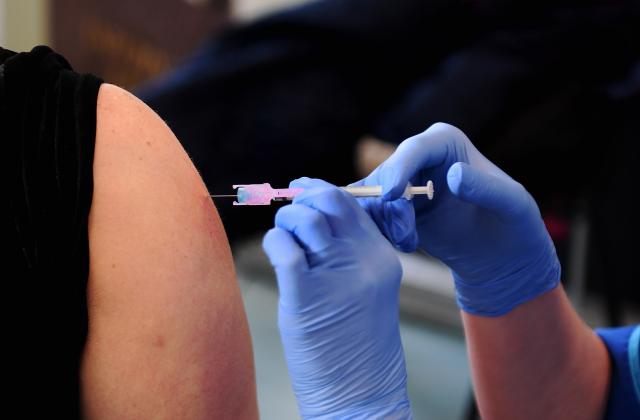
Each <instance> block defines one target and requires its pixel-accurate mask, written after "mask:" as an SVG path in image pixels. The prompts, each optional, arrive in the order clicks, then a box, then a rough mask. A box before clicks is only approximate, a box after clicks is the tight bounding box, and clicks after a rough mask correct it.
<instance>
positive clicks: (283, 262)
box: [262, 227, 308, 306]
mask: <svg viewBox="0 0 640 420" xmlns="http://www.w3.org/2000/svg"><path fill="white" fill-rule="evenodd" d="M262 249H264V252H265V253H266V254H267V256H268V257H269V261H270V262H271V265H272V266H273V268H274V269H275V271H276V277H277V278H278V289H279V290H280V301H281V303H284V304H286V305H289V306H298V305H299V304H300V302H302V299H303V296H304V292H305V285H304V284H300V279H301V277H302V276H301V274H302V273H304V272H305V271H306V270H307V269H308V265H307V259H306V254H305V252H304V250H303V249H302V248H301V247H300V245H299V244H298V243H297V242H296V240H295V239H294V237H293V235H292V234H291V233H289V232H287V231H286V230H284V229H281V228H277V227H276V228H273V229H271V230H269V231H268V232H267V234H266V235H265V236H264V239H263V240H262Z"/></svg>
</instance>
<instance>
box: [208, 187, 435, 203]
mask: <svg viewBox="0 0 640 420" xmlns="http://www.w3.org/2000/svg"><path fill="white" fill-rule="evenodd" d="M233 188H234V189H236V190H237V194H225V195H212V196H211V197H213V198H225V197H227V198H235V199H236V201H234V202H233V205H234V206H268V205H269V204H271V202H272V201H284V200H293V198H294V197H295V196H296V195H298V194H300V193H301V192H303V191H304V188H272V187H271V185H269V184H268V183H264V184H244V185H234V186H233ZM340 188H342V189H343V190H345V191H346V192H348V193H350V194H352V195H353V196H355V197H379V196H381V195H382V186H380V185H371V186H348V187H340ZM433 194H434V189H433V182H431V181H429V182H427V184H426V185H424V186H420V187H414V186H412V185H408V186H407V188H406V189H405V190H404V194H403V197H404V198H406V199H407V200H411V199H412V198H413V196H414V195H426V196H427V198H428V199H429V200H431V199H433Z"/></svg>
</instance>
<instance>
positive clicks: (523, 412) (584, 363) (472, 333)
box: [462, 286, 610, 419]
mask: <svg viewBox="0 0 640 420" xmlns="http://www.w3.org/2000/svg"><path fill="white" fill-rule="evenodd" d="M462 318H463V322H464V327H465V334H466V338H467V343H468V348H469V358H470V361H471V368H472V377H473V382H474V386H475V392H476V397H477V400H478V405H479V408H480V412H481V413H482V416H483V418H487V419H513V418H519V419H541V418H544V419H556V418H557V419H566V418H579V419H598V418H601V417H602V413H603V412H604V409H605V404H606V401H607V392H608V383H609V376H610V365H609V357H608V354H607V350H606V348H605V346H604V345H603V343H602V342H601V340H600V339H599V338H598V337H597V336H596V335H595V334H594V333H593V331H591V329H590V328H589V327H588V326H586V325H585V324H584V323H583V322H582V320H581V319H580V318H579V317H578V315H577V314H576V312H575V311H574V309H573V307H572V306H571V303H570V302H569V300H568V299H567V296H566V294H565V292H564V289H563V288H562V286H558V287H557V288H555V289H554V290H552V291H551V292H548V293H545V294H543V295H541V296H539V297H538V298H536V299H533V300H531V301H529V302H527V303H525V304H522V305H520V306H518V307H517V308H515V309H514V310H512V311H511V312H509V313H507V314H506V315H503V316H500V317H481V316H474V315H470V314H468V313H465V312H463V313H462Z"/></svg>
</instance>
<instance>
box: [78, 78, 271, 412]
mask: <svg viewBox="0 0 640 420" xmlns="http://www.w3.org/2000/svg"><path fill="white" fill-rule="evenodd" d="M93 170H94V193H93V202H92V206H91V212H90V217H89V246H90V255H91V257H90V275H89V284H88V294H87V300H88V308H89V333H88V338H87V342H86V347H85V350H84V354H83V360H82V368H81V393H82V410H83V414H84V416H85V417H86V418H90V419H103V418H104V419H114V418H118V419H143V418H154V419H178V418H184V419H209V418H216V419H226V418H228V419H257V418H258V410H257V403H256V391H255V374H254V365H253V354H252V350H251V339H250V336H249V330H248V326H247V321H246V316H245V312H244V308H243V305H242V300H241V295H240V291H239V288H238V284H237V281H236V275H235V271H234V266H233V261H232V258H231V252H230V249H229V245H228V242H227V238H226V235H225V232H224V229H223V227H222V224H221V222H220V218H219V216H218V213H217V211H216V209H215V207H214V205H213V203H212V201H211V199H210V197H209V196H208V192H207V190H206V187H205V186H204V184H203V182H202V180H201V179H200V176H199V175H198V173H197V171H196V169H195V167H194V166H193V164H192V163H191V161H190V159H189V157H188V156H187V154H186V153H185V152H184V150H183V149H182V147H181V146H180V144H179V142H178V141H177V139H176V138H175V136H174V135H173V133H172V132H171V130H170V129H169V128H168V127H167V126H166V125H165V124H164V122H163V121H162V120H161V119H160V118H159V117H158V116H157V115H155V113H154V112H153V111H151V110H150V109H149V108H148V107H147V106H146V105H144V104H143V103H142V102H141V101H139V100H138V99H137V98H135V97H134V96H133V95H131V94H129V93H127V92H126V91H124V90H122V89H120V88H118V87H115V86H112V85H108V84H104V85H102V87H101V88H100V92H99V95H98V105H97V129H96V146H95V155H94V166H93Z"/></svg>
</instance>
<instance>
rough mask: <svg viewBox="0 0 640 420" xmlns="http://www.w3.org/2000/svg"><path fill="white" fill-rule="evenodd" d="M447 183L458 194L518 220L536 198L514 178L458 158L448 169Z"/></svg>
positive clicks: (502, 217)
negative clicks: (499, 175)
mask: <svg viewBox="0 0 640 420" xmlns="http://www.w3.org/2000/svg"><path fill="white" fill-rule="evenodd" d="M447 184H448V185H449V189H450V190H451V193H452V194H453V195H455V196H457V197H458V198H460V199H462V200H464V201H466V202H468V203H471V204H475V205H477V206H480V207H483V208H485V209H487V210H490V211H493V212H495V213H496V214H497V215H498V217H500V219H501V220H503V221H505V222H515V221H518V220H520V219H521V218H522V216H523V215H524V214H526V212H529V211H530V210H531V206H532V198H531V196H530V195H529V193H528V192H527V190H525V189H524V187H523V186H522V185H521V184H519V183H517V182H515V181H514V180H512V179H510V178H503V177H498V176H495V175H492V174H489V173H487V172H483V171H480V170H478V169H475V168H474V167H472V166H470V165H468V164H466V163H462V162H456V163H454V164H453V165H451V167H450V168H449V171H448V172H447Z"/></svg>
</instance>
